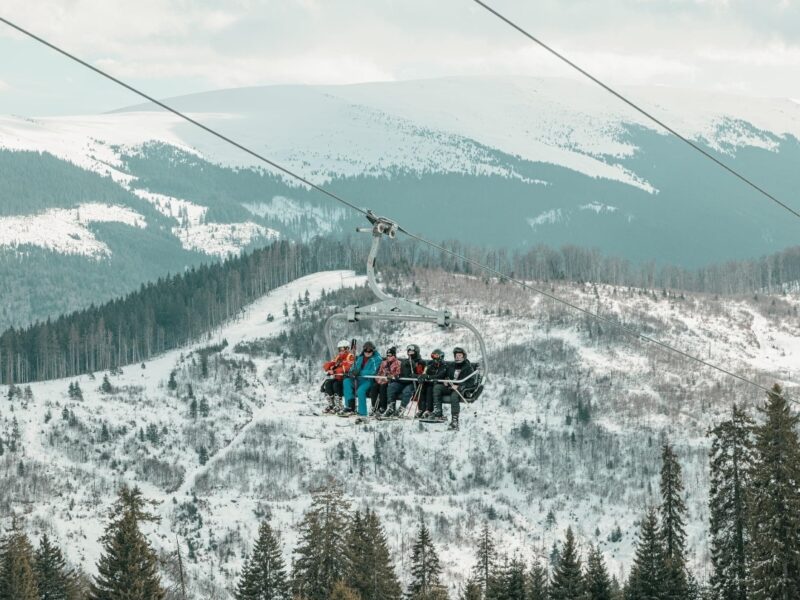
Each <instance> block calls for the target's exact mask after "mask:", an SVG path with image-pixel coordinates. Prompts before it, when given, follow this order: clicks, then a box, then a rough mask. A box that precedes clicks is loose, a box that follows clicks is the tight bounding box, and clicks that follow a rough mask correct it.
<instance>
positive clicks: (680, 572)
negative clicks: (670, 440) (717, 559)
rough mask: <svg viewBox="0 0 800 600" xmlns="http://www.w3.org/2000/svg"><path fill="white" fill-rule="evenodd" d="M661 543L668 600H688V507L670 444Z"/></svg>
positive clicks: (664, 459)
mask: <svg viewBox="0 0 800 600" xmlns="http://www.w3.org/2000/svg"><path fill="white" fill-rule="evenodd" d="M660 513H661V529H660V532H661V540H662V543H663V547H664V560H665V563H666V572H665V576H666V578H667V579H666V582H665V590H666V593H667V595H666V598H668V599H670V600H686V597H687V595H688V584H687V579H686V503H685V502H684V501H683V479H682V477H681V466H680V464H679V463H678V458H677V456H675V452H674V450H673V449H672V446H671V445H670V444H664V446H663V448H662V451H661V507H660Z"/></svg>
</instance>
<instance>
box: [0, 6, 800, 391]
mask: <svg viewBox="0 0 800 600" xmlns="http://www.w3.org/2000/svg"><path fill="white" fill-rule="evenodd" d="M476 1H477V0H476ZM0 22H2V23H5V24H6V25H8V26H9V27H12V28H13V29H16V30H17V31H19V32H20V33H22V34H24V35H27V36H28V37H30V38H32V39H34V40H36V41H37V42H40V43H41V44H44V45H45V46H47V47H48V48H51V49H53V50H55V51H56V52H58V53H59V54H62V55H64V56H66V57H67V58H69V59H71V60H73V61H75V62H77V63H78V64H80V65H83V66H84V67H86V68H88V69H90V70H92V71H94V72H95V73H97V74H98V75H101V76H103V77H105V78H106V79H109V80H111V81H113V82H114V83H116V84H118V85H120V86H122V87H124V88H125V89H127V90H130V91H131V92H133V93H134V94H136V95H138V96H141V97H142V98H145V99H147V100H149V101H150V102H153V103H154V104H156V105H157V106H160V107H161V108H163V109H164V110H166V111H168V112H171V113H173V114H174V115H176V116H178V117H180V118H182V119H184V120H186V121H188V122H189V123H191V124H193V125H196V126H197V127H199V128H201V129H203V130H204V131H206V132H208V133H210V134H211V135H213V136H215V137H217V138H219V139H221V140H223V141H224V142H226V143H229V144H231V145H233V146H235V147H236V148H239V149H240V150H242V151H244V152H246V153H247V154H249V155H251V156H253V157H255V158H257V159H259V160H261V161H262V162H264V163H266V164H268V165H270V166H272V167H274V168H276V169H278V170H280V171H282V172H283V173H286V174H287V175H289V176H290V177H293V178H295V179H297V180H298V181H300V182H302V183H304V184H306V185H308V186H310V187H311V188H313V189H315V190H317V191H318V192H320V193H322V194H324V195H326V196H328V197H329V198H332V199H334V200H336V201H338V202H341V203H342V204H344V205H345V206H348V207H349V208H352V209H353V210H356V211H358V212H359V213H361V214H363V215H365V216H366V215H367V211H366V210H364V209H363V208H360V207H358V206H356V205H355V204H353V203H352V202H349V201H348V200H345V199H344V198H342V197H341V196H339V195H338V194H334V193H333V192H331V191H329V190H327V189H325V188H323V187H321V186H319V185H317V184H315V183H312V182H311V181H309V180H308V179H306V178H305V177H303V176H302V175H299V174H297V173H295V172H294V171H292V170H290V169H287V168H286V167H283V166H281V165H280V164H278V163H276V162H274V161H272V160H270V159H268V158H266V157H265V156H262V155H261V154H258V153H257V152H255V151H253V150H251V149H249V148H248V147H246V146H244V145H242V144H240V143H238V142H236V141H235V140H233V139H231V138H229V137H227V136H226V135H224V134H222V133H220V132H218V131H216V130H215V129H212V128H211V127H209V126H207V125H204V124H203V123H201V122H200V121H197V120H195V119H192V118H191V117H189V116H187V115H186V114H184V113H182V112H180V111H179V110H177V109H175V108H173V107H171V106H169V105H167V104H165V103H164V102H161V101H159V100H156V99H155V98H153V97H152V96H150V95H148V94H146V93H144V92H142V91H140V90H138V89H137V88H135V87H133V86H132V85H130V84H128V83H125V82H124V81H122V80H120V79H118V78H116V77H114V76H112V75H110V74H108V73H106V72H105V71H103V70H102V69H99V68H97V67H95V66H93V65H91V64H89V63H88V62H86V61H84V60H82V59H80V58H78V57H77V56H75V55H74V54H71V53H69V52H67V51H66V50H63V49H61V48H60V47H58V46H56V45H55V44H52V43H50V42H48V41H47V40H45V39H43V38H41V37H39V36H37V35H35V34H33V33H31V32H29V31H28V30H26V29H23V28H22V27H20V26H19V25H16V24H14V23H12V22H11V21H9V20H7V19H5V18H3V17H0ZM799 216H800V215H799ZM398 229H399V230H400V231H402V232H403V233H404V234H406V235H407V236H408V237H410V238H411V239H414V240H417V241H418V242H420V243H423V244H426V245H428V246H430V247H431V248H435V249H436V250H439V251H441V252H444V253H446V254H448V255H450V256H452V257H454V258H458V259H459V260H462V261H464V262H466V263H469V264H471V265H473V266H475V267H477V268H479V269H481V270H483V271H486V272H487V273H491V274H492V275H494V276H496V277H498V278H500V279H504V280H506V281H509V282H511V283H514V284H516V285H519V286H521V287H522V288H524V289H526V290H529V291H532V292H535V293H537V294H541V295H543V296H545V297H547V298H550V299H551V300H554V301H555V302H559V303H560V304H563V305H564V306H567V307H569V308H571V309H573V310H576V311H578V312H580V313H583V314H585V315H587V316H589V317H591V318H593V319H596V320H598V321H602V322H604V323H607V324H610V325H612V326H614V327H617V328H618V329H619V330H620V331H623V332H625V333H626V334H628V335H630V336H632V337H635V338H637V339H640V340H643V341H645V342H649V343H651V344H654V345H656V346H659V347H660V348H663V349H665V350H668V351H670V352H674V353H676V354H679V355H680V356H683V357H685V358H688V359H690V360H693V361H695V362H697V363H699V364H701V365H703V366H706V367H709V368H711V369H714V370H716V371H718V372H720V373H722V374H724V375H728V376H730V377H733V378H734V379H737V380H739V381H741V382H744V383H747V384H749V385H752V386H753V387H756V388H758V389H759V390H762V391H765V392H767V393H769V394H773V392H772V391H771V390H770V389H769V388H767V387H765V386H763V385H761V384H760V383H757V382H755V381H753V380H751V379H748V378H747V377H744V376H742V375H738V374H736V373H734V372H733V371H729V370H728V369H725V368H723V367H720V366H718V365H715V364H714V363H711V362H708V361H706V360H703V359H702V358H699V357H697V356H694V355H692V354H689V353H688V352H685V351H684V350H680V349H679V348H675V347H674V346H671V345H669V344H667V343H665V342H661V341H659V340H657V339H655V338H653V337H650V336H647V335H644V334H642V333H639V332H638V331H636V330H634V329H632V328H630V327H627V326H625V325H621V324H619V323H616V322H615V321H613V320H612V319H609V318H608V317H604V316H603V315H600V314H598V313H595V312H592V311H590V310H587V309H585V308H582V307H580V306H578V305H576V304H573V303H571V302H569V301H568V300H564V299H563V298H560V297H558V296H556V295H554V294H551V293H549V292H547V291H545V290H541V289H539V288H536V287H533V286H531V285H529V284H527V283H526V282H524V281H522V280H520V279H516V278H514V277H512V276H510V275H507V274H506V273H503V272H502V271H500V270H498V269H495V268H493V267H490V266H488V265H484V264H483V263H481V262H479V261H477V260H474V259H471V258H467V257H466V256H463V255H461V254H459V253H458V252H455V251H453V250H450V249H448V248H445V247H444V246H442V245H441V244H437V243H435V242H432V241H430V240H428V239H426V238H423V237H422V236H419V235H417V234H415V233H413V232H411V231H409V230H408V229H406V228H404V227H398ZM785 399H786V400H787V401H791V402H795V403H796V404H800V401H795V400H791V399H789V398H785Z"/></svg>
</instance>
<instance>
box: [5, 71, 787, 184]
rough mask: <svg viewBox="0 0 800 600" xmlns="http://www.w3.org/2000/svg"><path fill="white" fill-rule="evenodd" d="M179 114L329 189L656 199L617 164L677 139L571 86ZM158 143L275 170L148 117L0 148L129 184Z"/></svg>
mask: <svg viewBox="0 0 800 600" xmlns="http://www.w3.org/2000/svg"><path fill="white" fill-rule="evenodd" d="M620 91H621V92H622V93H624V94H626V95H628V96H629V97H630V98H632V99H633V100H634V101H637V102H639V103H640V104H641V105H643V106H644V107H645V108H646V109H647V110H649V111H651V112H652V113H653V114H655V116H657V117H659V118H662V119H663V120H664V121H665V122H667V123H669V124H670V125H671V126H673V127H674V128H675V129H676V130H677V131H679V132H680V133H682V134H683V135H685V136H687V137H689V138H691V139H695V140H704V141H706V142H707V143H709V144H710V145H711V147H713V148H716V149H718V150H720V151H722V152H727V153H730V154H732V153H734V152H735V151H736V150H737V149H738V148H742V147H748V146H754V147H758V148H765V149H768V150H774V149H775V148H776V144H777V141H776V140H777V139H780V138H783V137H785V136H786V135H793V136H795V137H798V138H800V106H798V104H797V103H796V102H795V101H793V100H789V99H769V98H748V97H739V96H734V95H730V94H719V93H712V92H705V91H695V90H692V91H688V90H679V89H671V88H664V87H649V88H645V87H629V88H622V89H621V90H620ZM172 102H173V104H175V105H176V106H177V107H178V108H183V109H184V110H185V111H187V112H189V113H190V115H191V116H192V117H193V118H195V119H197V120H199V121H200V122H203V123H205V124H207V125H209V126H211V127H215V128H218V129H219V130H221V131H222V132H223V133H225V134H226V135H228V136H230V137H233V138H235V139H237V140H238V141H240V142H241V143H243V144H245V145H247V146H250V147H252V148H254V149H256V150H258V151H259V152H262V153H264V154H266V155H267V156H269V157H270V158H271V159H272V160H275V161H276V162H278V163H280V164H283V165H285V166H286V167H288V168H291V169H294V170H297V171H300V172H301V173H302V174H303V175H304V176H306V177H308V178H310V179H311V180H313V181H314V182H315V183H318V184H320V183H325V182H327V181H329V180H330V178H331V177H334V176H348V175H349V176H352V175H386V174H391V173H392V172H394V171H395V170H397V169H401V170H405V171H410V172H412V173H418V174H423V173H429V172H442V173H473V174H482V175H499V176H502V177H508V178H516V179H520V180H523V181H527V182H530V183H537V184H544V185H546V184H547V182H544V181H540V180H532V179H528V178H526V177H524V176H522V175H521V174H519V173H517V172H516V171H515V170H514V168H513V167H511V166H508V164H507V161H506V160H505V159H504V158H502V157H498V155H497V154H496V153H497V151H499V152H502V153H505V154H508V155H511V156H516V157H521V158H523V159H526V160H529V161H535V162H544V163H550V164H555V165H560V166H563V167H566V168H568V169H572V170H574V171H577V172H580V173H583V174H586V175H588V176H590V177H596V178H604V179H610V180H614V181H620V182H622V183H625V184H627V185H631V186H634V187H637V188H640V189H642V190H645V191H647V192H648V193H656V192H657V190H656V189H655V188H654V187H653V186H652V185H651V184H650V183H649V182H647V181H645V180H643V179H642V178H641V177H639V176H638V175H637V174H636V173H634V172H632V171H630V170H629V169H627V168H626V167H624V166H622V165H620V164H619V161H620V159H623V158H626V157H630V156H632V155H634V154H635V153H636V152H637V151H638V150H639V149H638V148H637V147H636V146H635V145H634V144H633V143H631V142H630V140H629V138H628V129H627V128H628V127H629V126H630V125H636V126H640V127H643V128H645V129H648V130H652V131H657V132H659V133H661V134H664V135H666V132H664V131H663V130H661V129H660V128H658V127H657V126H656V125H654V124H653V123H652V122H651V121H649V120H647V119H646V118H645V117H643V116H642V115H641V114H639V113H637V112H636V111H634V110H632V109H630V108H629V107H627V106H625V105H624V104H622V103H620V102H619V101H618V100H616V99H615V98H613V97H612V96H610V95H609V94H608V93H607V92H605V91H604V90H602V89H599V88H597V87H596V86H594V85H592V84H589V83H585V82H579V81H572V80H560V79H541V78H524V77H498V78H480V77H476V78H466V77H462V78H443V79H434V80H420V81H402V82H392V83H374V84H357V85H348V86H272V87H263V88H244V89H239V90H223V91H218V92H210V93H206V94H196V95H192V96H185V97H181V98H176V99H173V100H172ZM145 108H146V107H145ZM150 141H161V142H164V143H166V144H170V145H173V146H177V147H179V148H181V149H183V150H185V151H188V152H192V153H195V154H198V155H200V156H207V157H209V158H210V159H211V160H213V161H214V162H220V163H223V164H231V165H237V166H238V165H245V166H251V165H256V164H258V166H263V165H262V164H260V163H257V162H255V160H254V159H253V158H252V157H249V156H247V155H246V154H244V153H242V152H240V151H238V150H236V149H234V148H232V147H229V146H227V145H225V144H223V143H222V142H221V141H219V140H217V139H216V138H212V137H211V136H209V135H208V134H206V133H205V132H202V131H199V130H196V129H195V128H193V127H191V126H189V125H188V124H186V123H185V122H183V121H182V120H180V119H179V118H178V117H177V116H175V115H172V114H170V113H165V112H163V111H153V110H147V109H144V110H143V109H142V107H135V108H134V109H127V110H126V111H120V112H116V113H113V114H106V115H98V116H76V117H58V118H47V119H25V118H20V117H0V147H3V148H10V149H19V150H36V151H47V152H51V153H53V154H54V155H56V156H59V157H61V158H65V159H67V160H70V161H71V162H73V163H75V164H77V165H79V166H81V167H83V168H86V169H90V170H92V171H96V172H98V173H101V174H104V175H109V176H111V177H113V178H114V179H115V180H117V181H119V182H120V183H124V184H131V183H133V182H132V178H131V176H130V175H129V174H127V173H125V172H124V171H123V170H121V168H120V167H121V164H120V159H119V153H120V150H121V149H125V150H126V151H129V152H135V151H136V149H137V148H138V147H140V146H141V145H143V144H145V143H147V142H150ZM293 183H294V182H293Z"/></svg>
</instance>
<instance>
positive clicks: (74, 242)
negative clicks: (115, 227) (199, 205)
mask: <svg viewBox="0 0 800 600" xmlns="http://www.w3.org/2000/svg"><path fill="white" fill-rule="evenodd" d="M91 223H123V224H124V225H129V226H131V227H139V228H144V227H146V226H147V221H146V219H145V218H144V217H143V216H142V215H140V214H138V213H137V212H135V211H133V210H131V209H129V208H127V207H124V206H111V205H108V204H102V203H97V202H95V203H91V204H80V205H78V206H77V207H76V208H73V209H51V210H48V211H45V212H43V213H39V214H37V215H31V216H19V217H0V247H3V246H7V247H20V246H34V247H39V248H46V249H48V250H54V251H56V252H60V253H62V254H80V255H83V256H90V257H95V258H98V257H102V256H108V255H109V254H111V250H110V249H109V247H108V245H106V244H105V243H104V242H102V241H101V240H98V239H97V237H96V236H95V235H94V233H92V231H91V230H90V229H89V227H88V226H89V225H90V224H91Z"/></svg>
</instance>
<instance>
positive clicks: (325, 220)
mask: <svg viewBox="0 0 800 600" xmlns="http://www.w3.org/2000/svg"><path fill="white" fill-rule="evenodd" d="M242 206H244V207H245V208H246V209H247V210H248V211H250V212H251V213H252V214H254V215H257V216H259V217H268V218H270V219H275V220H277V221H278V222H280V223H283V224H291V223H293V222H298V221H300V220H302V219H311V220H312V221H313V222H314V224H315V225H316V227H317V230H316V231H315V232H314V235H321V234H325V233H331V232H333V231H334V230H335V229H337V228H338V225H337V223H338V221H341V220H342V219H344V218H345V217H346V216H347V210H346V209H345V208H343V207H339V206H334V207H332V208H331V207H321V206H316V205H313V204H310V203H308V202H300V201H297V200H293V199H292V198H286V197H285V196H275V197H273V198H272V199H271V200H270V201H269V202H258V203H256V202H252V203H247V204H243V205H242Z"/></svg>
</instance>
